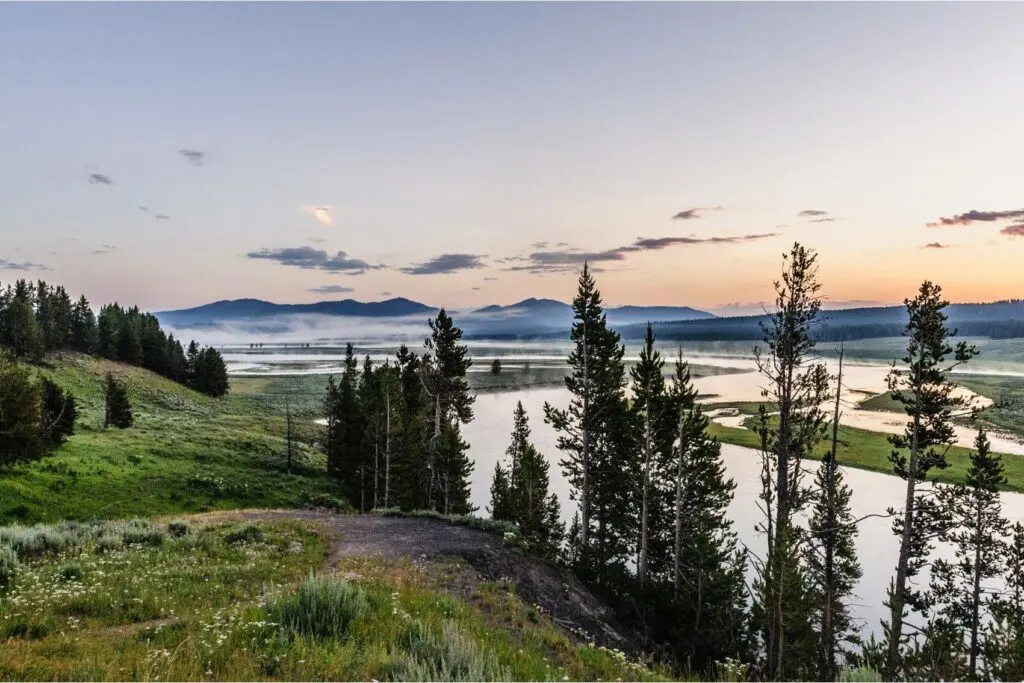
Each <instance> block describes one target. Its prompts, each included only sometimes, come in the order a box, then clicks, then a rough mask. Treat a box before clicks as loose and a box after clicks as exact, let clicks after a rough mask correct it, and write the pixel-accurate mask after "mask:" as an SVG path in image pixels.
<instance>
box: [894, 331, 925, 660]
mask: <svg viewBox="0 0 1024 683" xmlns="http://www.w3.org/2000/svg"><path fill="white" fill-rule="evenodd" d="M923 357H924V348H923V347H922V349H921V351H920V358H923ZM921 362H923V361H922V360H918V367H917V369H916V372H917V377H916V378H914V391H915V392H916V393H917V394H918V395H919V396H920V393H921V388H922V385H923V378H922V377H921V369H920V364H921ZM920 428H921V409H920V407H917V408H916V409H915V412H914V427H913V431H914V433H913V435H912V436H911V440H910V463H909V465H908V468H907V499H906V502H905V505H906V507H905V509H904V511H903V533H902V534H901V536H900V558H899V562H898V564H897V565H896V585H895V587H894V588H893V596H892V604H891V605H890V607H889V609H890V623H889V648H888V652H887V653H886V664H885V669H886V670H885V674H886V678H887V679H888V680H894V679H895V677H896V672H897V670H898V669H899V656H900V640H901V639H902V636H903V608H904V606H905V605H906V594H907V569H908V564H909V562H910V539H911V537H912V536H913V532H914V522H915V519H914V502H915V499H914V494H915V493H916V489H917V451H918V449H919V447H920V446H919V443H918V432H919V431H920Z"/></svg>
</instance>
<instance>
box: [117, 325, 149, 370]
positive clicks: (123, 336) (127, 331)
mask: <svg viewBox="0 0 1024 683" xmlns="http://www.w3.org/2000/svg"><path fill="white" fill-rule="evenodd" d="M133 322H134V321H133V320H132V319H131V318H129V317H128V316H127V315H125V316H123V317H122V318H121V327H120V329H118V331H117V360H119V361H121V362H122V363H128V364H130V365H142V360H143V356H142V341H141V340H140V339H139V330H138V327H137V326H136V325H134V324H133Z"/></svg>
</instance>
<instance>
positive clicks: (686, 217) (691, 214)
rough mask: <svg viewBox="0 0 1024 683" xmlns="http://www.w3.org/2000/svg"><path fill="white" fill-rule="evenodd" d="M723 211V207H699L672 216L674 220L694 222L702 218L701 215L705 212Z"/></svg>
mask: <svg viewBox="0 0 1024 683" xmlns="http://www.w3.org/2000/svg"><path fill="white" fill-rule="evenodd" d="M721 210H722V207H720V206H698V207H694V208H692V209H685V210H683V211H680V212H679V213H677V214H676V215H675V216H672V219H673V220H680V221H692V220H694V219H696V218H701V215H700V214H701V213H703V212H705V211H721Z"/></svg>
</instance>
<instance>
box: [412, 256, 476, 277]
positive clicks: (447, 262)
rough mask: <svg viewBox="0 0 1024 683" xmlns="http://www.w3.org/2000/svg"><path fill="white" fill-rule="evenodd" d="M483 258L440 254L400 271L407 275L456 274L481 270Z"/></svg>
mask: <svg viewBox="0 0 1024 683" xmlns="http://www.w3.org/2000/svg"><path fill="white" fill-rule="evenodd" d="M483 258H486V257H484V256H479V255H476V254H441V255H440V256H435V257H434V258H432V259H430V260H429V261H424V262H423V263H416V264H413V265H411V266H407V267H405V268H402V269H401V270H402V272H403V273H406V274H407V275H440V274H444V273H456V272H458V271H460V270H472V269H474V268H483V267H484V262H483V261H482V260H481V259H483Z"/></svg>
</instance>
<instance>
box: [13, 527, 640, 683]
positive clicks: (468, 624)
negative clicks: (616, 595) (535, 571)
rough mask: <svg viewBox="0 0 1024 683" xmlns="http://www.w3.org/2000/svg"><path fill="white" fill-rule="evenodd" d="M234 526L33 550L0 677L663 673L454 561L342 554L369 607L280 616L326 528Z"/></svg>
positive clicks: (351, 584) (347, 590) (353, 586)
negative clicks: (473, 576) (565, 626)
mask: <svg viewBox="0 0 1024 683" xmlns="http://www.w3.org/2000/svg"><path fill="white" fill-rule="evenodd" d="M240 528H244V527H240V526H239V525H237V524H234V525H232V524H229V525H214V524H210V525H199V524H195V523H193V525H192V528H191V531H190V532H189V533H188V534H187V535H186V536H183V537H178V538H171V537H170V536H168V535H167V534H166V533H165V528H164V527H163V526H162V525H154V527H151V529H152V530H153V531H155V532H156V536H157V538H156V540H155V541H154V540H151V539H152V535H150V536H147V540H146V542H145V543H142V544H131V545H127V544H123V543H124V542H123V541H122V542H121V544H119V545H117V546H116V547H109V546H107V548H106V550H105V551H104V552H100V550H101V549H99V548H97V546H96V541H95V540H92V539H86V540H84V541H82V542H81V543H80V545H76V546H72V547H69V548H67V549H66V550H64V551H63V552H62V554H60V555H46V556H42V557H36V558H32V557H29V558H27V559H26V561H25V562H24V563H23V564H22V566H21V569H20V571H19V573H18V575H17V576H16V578H15V580H14V582H13V584H12V585H11V586H10V587H9V588H8V589H7V590H6V591H3V590H2V589H0V678H3V679H4V680H53V679H63V680H265V679H272V680H370V679H377V680H396V679H397V680H417V676H416V673H417V672H422V671H423V670H424V669H429V668H432V667H440V666H442V665H445V664H446V665H447V666H449V667H452V668H454V669H455V670H456V675H458V674H459V672H460V670H462V672H461V677H462V679H463V680H465V677H466V676H468V675H469V674H468V673H467V671H471V670H473V667H475V668H476V669H478V670H490V671H492V672H500V674H499V675H496V676H494V677H497V678H502V679H504V678H509V679H513V680H563V679H565V680H568V679H571V680H649V679H654V678H658V677H659V675H658V674H656V673H652V672H651V671H649V670H647V669H646V668H643V667H640V666H637V665H636V664H633V663H630V662H628V661H626V660H625V659H624V658H623V657H622V656H621V655H618V654H616V653H614V652H610V651H608V650H604V649H601V648H594V647H589V646H585V645H584V646H581V645H577V644H574V643H572V642H571V641H570V640H569V639H568V638H567V637H566V636H565V635H564V634H563V633H562V632H561V631H559V630H558V629H557V628H556V627H555V626H554V625H553V623H552V621H551V619H550V618H549V617H547V616H545V615H543V614H540V613H538V611H537V610H536V609H534V608H533V607H531V606H529V605H526V604H523V603H522V602H521V601H520V600H518V599H517V598H516V596H515V590H514V587H513V586H508V585H505V584H496V583H485V584H476V583H475V582H473V583H472V584H471V585H460V586H451V585H450V582H451V578H452V577H453V576H459V575H461V570H462V563H461V561H458V560H451V561H441V562H432V563H412V562H408V561H403V562H393V561H384V560H381V559H380V558H371V557H353V558H344V559H343V560H342V564H341V565H340V566H339V567H338V572H339V573H340V574H341V575H342V576H344V577H345V578H344V579H333V580H331V581H330V582H329V585H328V588H334V589H337V590H336V591H331V593H333V594H335V595H337V594H345V595H352V594H358V595H362V596H363V598H364V599H363V601H362V604H361V605H355V606H354V607H352V608H351V609H350V610H348V611H345V610H338V609H334V608H332V605H331V604H329V603H326V602H321V603H320V605H319V609H318V610H317V611H315V612H310V611H309V610H303V614H301V615H300V616H301V617H302V622H304V623H305V624H306V625H312V626H314V627H316V626H321V625H324V624H329V623H337V622H335V621H333V620H332V617H334V616H336V615H338V614H342V613H347V614H348V615H349V616H350V617H351V618H350V619H349V620H348V623H347V624H346V628H345V629H344V632H343V633H342V634H341V635H329V636H317V635H315V634H313V633H310V632H309V629H308V628H307V629H303V628H302V624H300V625H299V627H298V628H296V627H290V628H289V627H285V626H284V625H283V624H281V623H279V622H280V621H281V620H282V619H281V616H280V615H282V614H283V613H282V612H281V611H279V610H278V609H277V606H279V605H281V604H282V603H288V602H290V601H291V600H293V596H294V595H295V594H296V592H297V589H298V586H299V585H300V584H301V583H302V582H303V581H304V579H305V578H306V577H308V576H309V573H310V572H312V571H315V570H317V569H319V567H321V566H322V564H323V561H324V558H325V556H326V554H327V543H326V541H327V539H326V538H325V537H324V535H323V533H322V532H320V531H318V529H317V528H316V527H315V526H312V525H309V524H300V523H277V524H263V525H260V529H262V534H260V537H254V536H252V535H249V536H247V537H246V539H244V540H242V541H241V542H232V541H231V538H232V536H231V534H232V532H236V531H238V530H239V529H240ZM107 533H109V532H104V537H107V535H106V534H107ZM452 589H454V590H452ZM448 591H452V592H448ZM464 591H465V593H464ZM319 595H326V594H325V593H320V594H319ZM458 595H462V596H463V597H464V598H465V599H460V597H457V596H458ZM442 659H443V660H444V661H443V662H442ZM463 667H464V669H463ZM448 678H450V677H448ZM430 680H444V678H432V679H430Z"/></svg>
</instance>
